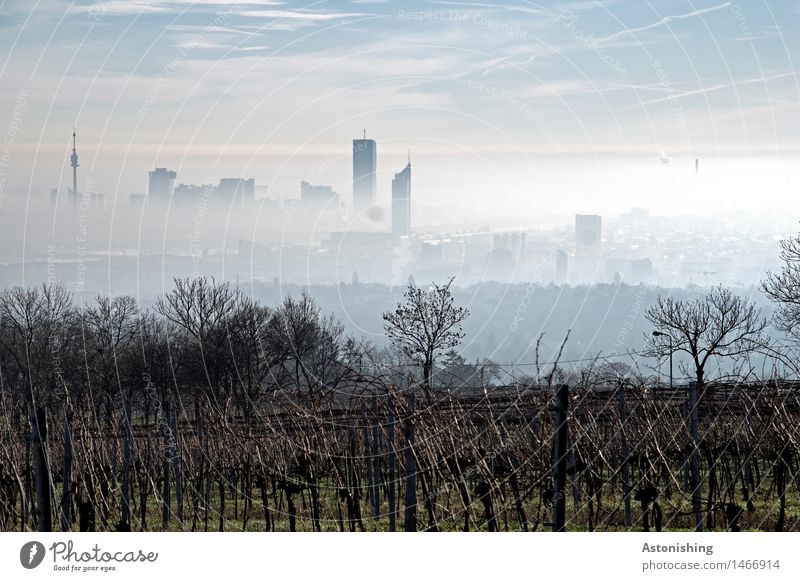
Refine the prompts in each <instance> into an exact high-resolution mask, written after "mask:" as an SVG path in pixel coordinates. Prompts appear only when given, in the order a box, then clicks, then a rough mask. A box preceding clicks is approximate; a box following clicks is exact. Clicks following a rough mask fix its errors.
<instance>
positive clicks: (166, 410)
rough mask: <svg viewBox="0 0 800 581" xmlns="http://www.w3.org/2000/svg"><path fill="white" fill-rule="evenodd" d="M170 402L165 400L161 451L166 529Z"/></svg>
mask: <svg viewBox="0 0 800 581" xmlns="http://www.w3.org/2000/svg"><path fill="white" fill-rule="evenodd" d="M169 407H170V406H169V402H168V401H164V407H163V410H162V414H161V415H162V418H161V421H162V428H163V438H164V441H163V450H162V453H161V457H162V463H161V472H162V476H163V479H164V482H163V488H162V492H161V496H162V502H163V504H162V508H161V526H162V528H163V529H164V530H167V528H168V526H169V513H170V509H169V507H170V483H169V454H170V452H169Z"/></svg>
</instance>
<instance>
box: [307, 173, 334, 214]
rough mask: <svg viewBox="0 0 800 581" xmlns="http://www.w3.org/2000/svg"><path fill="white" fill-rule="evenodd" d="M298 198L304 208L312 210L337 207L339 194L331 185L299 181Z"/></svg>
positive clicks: (330, 209) (330, 210) (328, 209)
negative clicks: (316, 184) (317, 184)
mask: <svg viewBox="0 0 800 581" xmlns="http://www.w3.org/2000/svg"><path fill="white" fill-rule="evenodd" d="M300 200H301V201H302V202H303V206H304V207H305V208H306V209H309V210H312V211H322V210H326V211H329V212H332V211H335V210H338V209H339V194H337V193H336V192H334V191H333V188H332V187H331V186H315V185H314V184H311V183H309V182H306V181H301V182H300Z"/></svg>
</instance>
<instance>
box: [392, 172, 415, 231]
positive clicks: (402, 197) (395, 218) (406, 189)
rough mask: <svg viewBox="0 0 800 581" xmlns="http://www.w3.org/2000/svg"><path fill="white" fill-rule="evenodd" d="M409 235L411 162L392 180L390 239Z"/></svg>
mask: <svg viewBox="0 0 800 581" xmlns="http://www.w3.org/2000/svg"><path fill="white" fill-rule="evenodd" d="M410 235H411V160H410V159H409V160H408V163H407V164H406V167H405V168H403V171H401V172H400V173H396V174H394V179H393V180H392V238H394V239H395V241H397V240H400V239H401V238H402V237H404V236H406V237H407V236H410Z"/></svg>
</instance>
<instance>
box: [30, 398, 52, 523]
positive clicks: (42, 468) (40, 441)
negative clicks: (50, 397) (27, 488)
mask: <svg viewBox="0 0 800 581" xmlns="http://www.w3.org/2000/svg"><path fill="white" fill-rule="evenodd" d="M33 445H34V448H33V454H34V462H35V464H36V497H37V504H38V508H39V515H38V516H39V532H42V533H49V532H52V530H53V515H52V506H51V496H50V466H49V465H48V459H47V410H46V409H45V408H37V409H36V412H35V413H34V417H33Z"/></svg>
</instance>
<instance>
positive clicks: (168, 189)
mask: <svg viewBox="0 0 800 581" xmlns="http://www.w3.org/2000/svg"><path fill="white" fill-rule="evenodd" d="M149 177H150V179H149V182H148V186H147V195H148V196H149V198H150V199H151V200H160V201H165V202H166V201H168V200H169V198H170V196H171V195H172V188H173V187H174V186H175V178H176V177H177V174H176V173H175V172H174V171H172V170H169V169H167V168H165V167H157V168H156V169H154V170H153V171H151V172H150V174H149Z"/></svg>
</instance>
